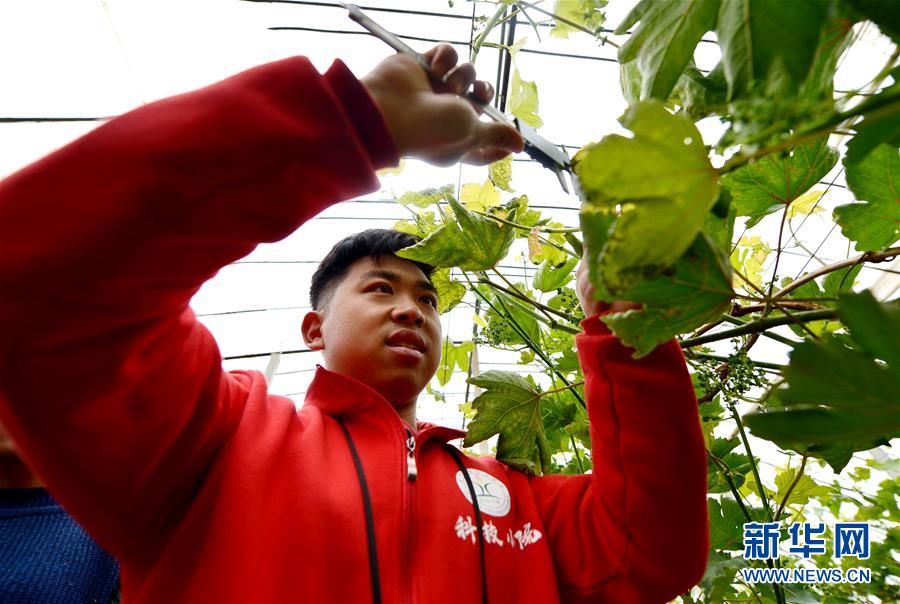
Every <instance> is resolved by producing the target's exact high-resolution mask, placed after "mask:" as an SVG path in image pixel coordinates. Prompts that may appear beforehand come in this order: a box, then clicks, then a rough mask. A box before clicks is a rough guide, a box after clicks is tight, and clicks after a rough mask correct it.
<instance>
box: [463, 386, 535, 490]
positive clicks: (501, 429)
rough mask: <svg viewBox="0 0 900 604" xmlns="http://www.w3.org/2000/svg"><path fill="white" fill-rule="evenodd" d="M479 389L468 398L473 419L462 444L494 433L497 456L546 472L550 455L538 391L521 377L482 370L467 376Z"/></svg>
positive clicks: (523, 467)
mask: <svg viewBox="0 0 900 604" xmlns="http://www.w3.org/2000/svg"><path fill="white" fill-rule="evenodd" d="M469 383H470V384H472V385H473V386H478V387H479V388H483V389H484V392H482V393H481V394H480V395H478V397H477V398H476V399H475V400H474V401H472V407H473V408H474V409H475V410H476V414H475V419H473V420H472V421H471V423H469V425H468V433H467V434H466V438H465V440H464V441H463V445H464V446H466V447H471V446H472V445H474V444H476V443H479V442H481V441H483V440H487V439H488V438H490V437H491V436H493V435H494V434H499V435H500V438H499V440H498V441H497V459H499V460H500V461H502V462H503V463H506V464H508V465H510V466H512V467H514V468H516V469H519V470H521V471H523V472H527V473H530V474H536V473H539V472H542V471H547V470H548V469H549V467H550V455H549V450H548V448H547V440H546V437H545V436H544V423H543V421H542V419H541V418H542V416H541V394H540V392H538V391H537V390H536V389H535V388H534V386H532V385H531V384H530V383H529V382H528V381H527V380H525V378H523V377H522V376H520V375H518V374H516V373H512V372H509V371H486V372H484V373H482V374H480V375H478V376H474V377H471V378H469Z"/></svg>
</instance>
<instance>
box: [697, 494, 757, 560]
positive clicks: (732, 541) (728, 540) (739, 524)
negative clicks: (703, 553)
mask: <svg viewBox="0 0 900 604" xmlns="http://www.w3.org/2000/svg"><path fill="white" fill-rule="evenodd" d="M707 503H708V506H709V547H710V548H711V549H717V550H738V549H741V548H742V547H743V539H744V523H745V522H747V519H746V517H745V516H744V513H743V512H742V511H741V506H739V505H738V503H737V501H735V500H734V499H732V498H730V497H722V498H721V500H719V499H713V498H712V497H710V498H708V499H707Z"/></svg>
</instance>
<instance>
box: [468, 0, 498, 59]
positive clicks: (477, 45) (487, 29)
mask: <svg viewBox="0 0 900 604" xmlns="http://www.w3.org/2000/svg"><path fill="white" fill-rule="evenodd" d="M504 12H506V4H500V5H498V6H497V10H496V11H494V14H493V15H491V18H490V19H488V21H487V23H485V24H484V31H483V32H481V33H480V34H479V35H478V37H477V38H476V39H475V42H474V43H473V44H472V52H471V53H470V54H469V63H472V64H474V63H475V59H476V58H477V57H478V51H479V50H481V47H482V45H483V44H484V41H485V40H487V37H488V36H489V35H490V34H491V31H493V29H494V27H496V25H497V22H499V21H500V19H501V18H502V17H503V13H504Z"/></svg>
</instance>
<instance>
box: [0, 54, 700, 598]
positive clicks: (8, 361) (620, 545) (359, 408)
mask: <svg viewBox="0 0 900 604" xmlns="http://www.w3.org/2000/svg"><path fill="white" fill-rule="evenodd" d="M396 159H397V158H396V151H395V150H394V149H393V147H392V142H391V138H390V135H389V133H388V132H387V130H386V127H385V125H384V122H383V119H382V118H381V116H380V114H379V112H378V110H377V108H376V106H375V105H374V104H373V103H372V101H371V99H369V97H368V96H367V94H366V93H365V90H364V89H363V88H362V86H361V85H360V84H359V83H358V81H357V80H356V79H355V78H354V77H353V76H352V75H351V74H350V72H349V71H348V70H347V69H346V68H345V67H344V66H343V64H342V63H340V62H336V63H335V64H334V66H332V68H331V69H330V70H329V71H328V73H327V74H325V75H324V76H322V75H319V74H318V73H317V72H316V71H315V70H314V69H313V67H312V66H311V64H310V63H309V62H308V61H307V60H306V59H303V58H294V59H288V60H284V61H279V62H277V63H273V64H270V65H265V66H262V67H259V68H256V69H253V70H250V71H247V72H245V73H242V74H239V75H237V76H235V77H233V78H231V79H228V80H225V81H224V82H221V83H218V84H215V85H213V86H210V87H208V88H205V89H203V90H200V91H197V92H193V93H190V94H185V95H182V96H178V97H173V98H170V99H165V100H162V101H159V102H156V103H153V104H150V105H147V106H145V107H142V108H140V109H137V110H135V111H132V112H130V113H128V114H126V115H124V116H122V117H119V118H117V119H114V120H112V121H110V122H109V123H107V124H105V125H103V126H101V127H99V128H97V129H96V130H94V131H93V132H91V133H90V134H88V135H87V136H84V137H83V138H81V139H79V140H77V141H75V142H74V143H72V144H70V145H68V146H66V147H64V148H63V149H61V150H59V151H57V152H56V153H53V154H52V155H50V156H48V157H47V158H45V159H43V160H41V161H39V162H37V163H35V164H33V165H32V166H30V167H28V168H26V169H24V170H22V171H21V172H19V173H17V174H15V175H14V176H11V177H9V178H8V179H6V180H5V181H3V182H2V183H0V248H2V251H0V334H2V336H0V355H2V356H0V420H2V421H3V422H4V423H5V424H6V425H7V426H8V428H9V431H10V432H11V434H12V435H13V437H14V438H15V439H16V440H17V441H18V443H19V445H20V446H21V449H22V450H23V451H24V453H25V456H26V458H27V460H28V461H29V462H30V463H31V464H32V465H33V467H34V469H35V470H36V472H37V473H38V475H39V476H40V477H41V478H42V479H43V480H44V481H45V482H46V483H47V484H48V485H49V486H50V489H51V491H52V492H53V493H54V495H55V496H56V497H57V498H58V499H59V500H60V501H61V502H62V503H63V504H64V505H65V506H66V507H67V508H68V509H69V511H70V512H71V513H72V514H73V515H74V516H75V517H76V518H77V519H78V520H79V521H80V522H81V523H82V524H83V525H84V526H85V527H86V528H87V529H88V530H89V531H90V532H91V533H92V534H93V535H94V536H95V537H96V538H97V540H98V541H99V542H100V544H101V545H103V546H104V547H105V548H106V549H107V550H109V551H110V552H112V553H114V554H115V555H116V556H117V557H118V558H119V559H120V561H121V564H122V579H123V593H124V599H125V601H126V602H148V603H154V604H155V603H162V602H216V603H220V602H320V601H329V602H367V601H372V599H373V586H372V581H371V577H372V574H371V573H370V562H372V561H371V560H370V557H369V553H368V543H369V539H368V538H367V534H366V526H367V525H366V520H365V510H364V506H363V498H362V490H361V484H360V480H359V478H358V475H357V472H356V470H355V467H354V462H353V459H352V457H351V453H350V449H349V447H348V442H347V440H346V439H345V437H344V434H343V432H342V428H341V425H340V424H339V422H338V420H339V419H340V420H342V421H343V423H344V425H345V426H346V427H347V429H348V431H349V433H350V435H351V436H352V439H353V442H354V443H355V447H356V449H357V450H358V453H359V456H360V458H361V460H362V464H361V465H362V470H363V472H364V475H365V480H366V483H367V488H368V494H369V497H370V500H371V506H372V510H373V513H372V522H373V526H374V536H373V537H374V547H375V550H376V551H377V556H376V559H375V560H374V561H375V562H377V566H378V584H379V585H378V589H379V590H380V592H381V596H382V598H383V601H385V602H478V601H480V600H481V599H482V566H481V564H482V563H481V557H480V550H481V548H482V547H483V551H484V565H485V569H486V572H485V576H486V577H487V592H488V598H489V601H490V602H492V603H500V602H555V601H558V600H560V599H561V600H564V601H590V602H601V601H602V602H615V603H622V602H641V603H645V602H646V603H651V602H663V601H666V600H669V599H671V598H673V597H674V596H676V595H677V594H678V593H681V592H683V591H685V590H686V589H688V588H689V587H690V586H691V585H693V584H694V583H695V582H696V581H698V580H699V579H700V576H701V575H702V573H703V569H704V566H705V562H706V553H707V518H706V503H705V475H706V462H705V454H704V447H703V441H702V436H701V431H700V424H699V420H698V416H697V411H696V401H695V399H694V395H693V390H692V387H691V381H690V379H689V376H688V374H687V371H686V369H685V364H684V359H683V357H682V355H681V351H680V349H679V347H678V345H677V343H675V342H669V343H667V344H665V345H663V346H660V347H659V348H658V349H657V350H656V351H655V352H653V353H652V354H651V355H649V356H647V357H646V358H643V359H641V360H639V361H634V360H632V359H631V358H630V350H628V349H626V348H624V347H622V346H621V345H620V344H619V342H618V340H616V339H615V338H614V337H613V336H612V335H610V334H609V332H608V331H607V330H606V329H605V327H604V325H603V324H602V322H600V321H599V320H598V318H597V317H591V318H589V319H587V320H585V321H584V324H583V325H584V329H585V333H583V334H581V335H579V336H578V337H577V345H578V353H579V358H580V360H581V363H582V367H583V368H584V374H585V379H586V386H585V390H586V398H587V401H588V410H589V414H590V420H591V436H592V442H593V446H594V449H593V459H594V468H595V469H594V472H593V474H590V475H585V476H544V477H539V478H529V477H527V476H525V475H524V474H521V473H519V472H517V471H514V470H511V469H510V468H508V467H507V466H505V465H503V464H502V463H499V462H497V461H496V460H494V459H490V458H468V457H467V458H465V465H466V466H467V468H468V474H469V476H470V478H471V479H472V481H473V483H474V487H475V488H476V491H477V492H478V495H477V497H476V499H477V501H478V503H479V504H480V505H479V507H480V511H481V517H482V521H483V522H482V529H483V535H484V539H483V541H481V540H479V537H478V531H477V530H476V528H477V527H476V526H475V525H476V519H475V517H474V509H473V505H472V503H471V501H470V500H471V495H469V489H468V487H467V485H466V482H465V476H464V475H463V474H462V473H461V472H459V468H458V467H457V465H456V462H455V461H454V458H453V456H452V455H451V453H450V452H449V451H448V450H447V448H446V447H445V445H443V443H444V442H446V441H448V440H453V439H456V438H459V437H460V436H461V434H462V433H461V432H459V431H456V430H452V429H449V428H441V427H434V426H430V427H424V429H422V430H421V431H420V432H419V433H418V434H417V435H416V436H415V451H414V459H415V462H416V466H417V468H418V479H417V480H415V481H412V480H409V479H408V465H409V459H410V455H409V450H408V443H407V437H408V435H407V433H406V431H405V429H404V424H403V423H402V421H401V420H400V418H399V416H398V415H397V413H396V412H395V411H394V409H393V408H392V407H391V405H390V404H389V403H388V402H387V401H386V400H385V399H384V398H383V397H381V396H380V395H379V394H378V393H376V392H375V391H373V390H371V389H369V388H368V387H367V386H365V385H363V384H361V383H360V382H357V381H355V380H353V379H351V378H348V377H346V376H342V375H340V374H337V373H334V372H330V371H327V370H325V369H319V370H318V373H317V374H316V376H315V379H314V381H313V383H312V385H311V386H310V388H309V390H308V393H307V399H306V403H305V405H304V406H303V407H302V409H300V410H299V411H297V410H295V408H294V405H293V403H292V402H291V401H290V400H289V399H286V398H284V397H280V396H275V395H271V394H269V393H268V392H267V390H266V383H265V379H264V377H263V376H262V375H261V374H259V373H257V372H243V371H237V372H230V373H226V372H224V371H223V370H222V368H221V357H220V355H219V351H218V349H217V347H216V343H215V341H214V340H213V338H212V336H211V335H210V334H209V332H208V331H207V330H206V329H205V328H204V327H203V325H201V324H200V323H199V322H198V321H197V319H196V318H195V316H194V314H193V313H192V312H191V310H190V308H189V307H188V303H189V300H190V298H191V296H192V295H193V294H194V293H195V292H196V291H197V289H198V288H199V287H200V285H201V284H202V283H203V282H204V281H206V280H207V279H209V278H210V277H212V276H213V275H214V274H215V272H216V271H217V270H218V269H219V268H221V267H222V266H224V265H225V264H227V263H229V262H231V261H234V260H236V259H238V258H240V257H242V256H244V255H246V254H247V253H249V252H250V251H251V250H253V248H254V247H255V246H256V245H257V244H258V243H260V242H271V241H277V240H279V239H281V238H283V237H285V236H287V235H288V234H290V233H291V232H293V231H294V230H295V229H296V228H297V227H299V226H300V225H301V224H303V223H304V222H305V221H306V220H308V219H310V218H311V217H312V216H314V215H315V214H316V213H318V212H319V211H321V210H322V209H323V208H325V207H327V206H328V205H330V204H332V203H334V202H336V201H339V200H343V199H348V198H351V197H354V196H357V195H360V194H363V193H365V192H368V191H371V190H374V189H375V188H376V187H377V186H378V182H377V179H376V177H375V174H374V170H373V166H381V165H387V164H390V163H392V162H395V161H396Z"/></svg>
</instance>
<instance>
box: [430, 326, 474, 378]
mask: <svg viewBox="0 0 900 604" xmlns="http://www.w3.org/2000/svg"><path fill="white" fill-rule="evenodd" d="M473 350H475V344H473V343H472V342H461V343H460V344H459V345H455V344H453V342H451V341H450V338H444V341H443V342H442V343H441V364H440V365H438V369H437V373H435V377H436V378H437V381H438V383H439V384H440V385H441V386H446V385H447V382H449V381H450V378H451V377H452V376H453V369H454V367H456V368H459V370H460V371H462V372H463V373H467V372H468V371H469V355H470V354H471V353H472V351H473Z"/></svg>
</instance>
